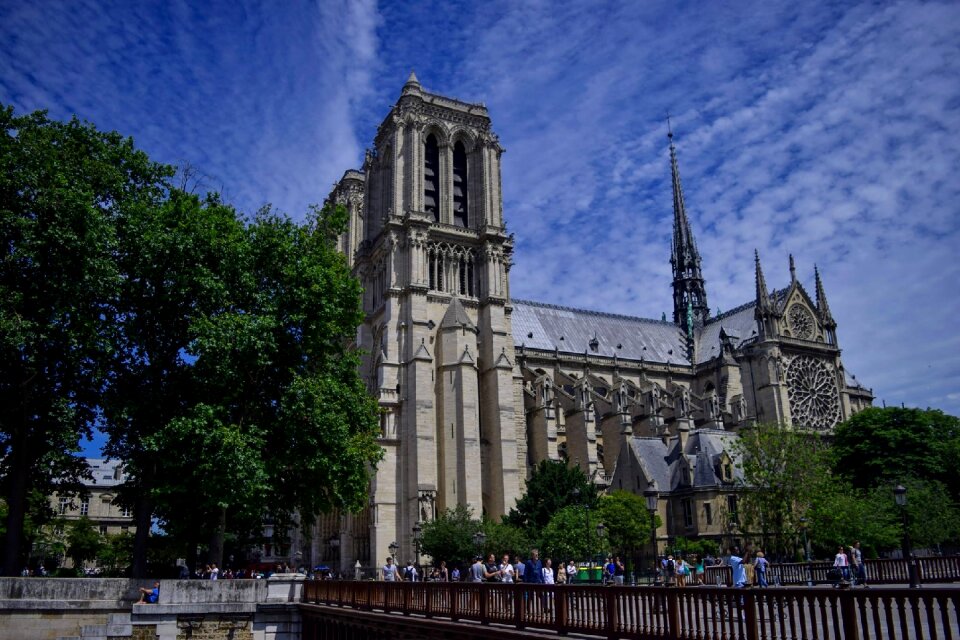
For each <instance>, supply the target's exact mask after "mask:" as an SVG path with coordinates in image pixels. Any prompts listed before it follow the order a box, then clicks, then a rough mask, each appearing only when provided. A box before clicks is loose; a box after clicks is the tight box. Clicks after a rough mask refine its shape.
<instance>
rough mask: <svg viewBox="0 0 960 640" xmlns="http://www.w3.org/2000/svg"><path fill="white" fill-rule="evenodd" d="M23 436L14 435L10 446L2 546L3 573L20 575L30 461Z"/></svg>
mask: <svg viewBox="0 0 960 640" xmlns="http://www.w3.org/2000/svg"><path fill="white" fill-rule="evenodd" d="M24 440H25V438H23V436H17V435H14V438H13V442H12V443H11V447H10V463H11V464H10V475H9V478H10V489H9V491H8V492H7V535H6V539H5V540H4V547H3V575H5V576H18V575H20V569H21V567H20V563H21V556H22V554H21V549H20V547H21V545H23V523H24V520H25V516H26V509H27V477H28V475H29V469H30V463H29V460H28V457H27V454H26V451H25V446H24V445H25V443H24Z"/></svg>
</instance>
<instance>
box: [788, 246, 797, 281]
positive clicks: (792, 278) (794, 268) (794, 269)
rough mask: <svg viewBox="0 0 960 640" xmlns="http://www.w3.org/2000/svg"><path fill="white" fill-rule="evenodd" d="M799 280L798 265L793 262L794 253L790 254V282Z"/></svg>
mask: <svg viewBox="0 0 960 640" xmlns="http://www.w3.org/2000/svg"><path fill="white" fill-rule="evenodd" d="M796 281H797V266H796V265H795V264H794V263H793V254H792V253H791V254H790V284H793V283H794V282H796Z"/></svg>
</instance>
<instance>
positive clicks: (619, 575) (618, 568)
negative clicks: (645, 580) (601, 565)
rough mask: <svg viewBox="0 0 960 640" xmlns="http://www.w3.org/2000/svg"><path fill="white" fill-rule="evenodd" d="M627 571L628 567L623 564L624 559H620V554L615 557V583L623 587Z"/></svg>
mask: <svg viewBox="0 0 960 640" xmlns="http://www.w3.org/2000/svg"><path fill="white" fill-rule="evenodd" d="M626 573H627V568H626V567H624V566H623V560H621V559H620V556H616V557H615V558H614V559H613V584H615V585H617V586H618V587H622V586H623V577H624V575H626Z"/></svg>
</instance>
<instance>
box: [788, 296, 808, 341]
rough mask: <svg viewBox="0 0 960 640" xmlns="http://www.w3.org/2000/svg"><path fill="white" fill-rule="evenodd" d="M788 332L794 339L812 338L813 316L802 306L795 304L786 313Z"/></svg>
mask: <svg viewBox="0 0 960 640" xmlns="http://www.w3.org/2000/svg"><path fill="white" fill-rule="evenodd" d="M787 318H788V320H789V321H790V330H791V331H792V332H793V337H794V338H800V339H801V340H809V339H810V338H812V337H813V325H814V322H813V315H812V314H811V313H810V312H809V311H807V308H806V307H804V306H803V305H799V304H795V305H793V306H792V307H790V311H789V312H787Z"/></svg>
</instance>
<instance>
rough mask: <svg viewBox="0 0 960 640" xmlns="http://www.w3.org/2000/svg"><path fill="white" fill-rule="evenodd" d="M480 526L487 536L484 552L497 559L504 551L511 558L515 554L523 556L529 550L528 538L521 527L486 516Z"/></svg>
mask: <svg viewBox="0 0 960 640" xmlns="http://www.w3.org/2000/svg"><path fill="white" fill-rule="evenodd" d="M480 526H481V529H482V531H483V533H484V534H485V535H486V536H487V542H486V545H484V553H485V554H489V553H493V554H495V555H496V556H497V559H498V560H499V559H500V558H501V557H502V556H503V554H505V553H506V554H510V556H511V558H512V557H513V556H517V555H519V556H521V557H524V558H525V557H526V554H527V553H528V552H529V551H530V546H531V545H530V539H529V538H528V537H527V534H526V532H525V531H523V530H522V529H518V528H517V527H515V526H513V525H512V524H509V523H507V522H494V521H492V520H488V519H486V518H484V520H483V522H482V523H481V525H480Z"/></svg>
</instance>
